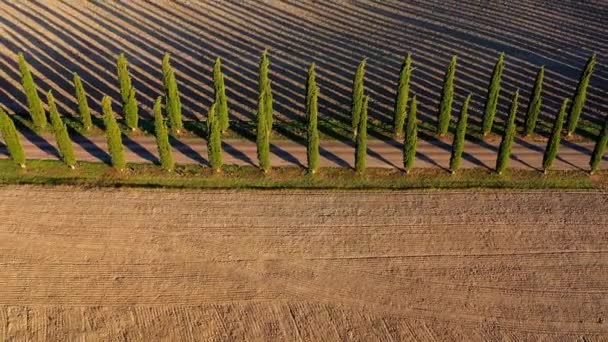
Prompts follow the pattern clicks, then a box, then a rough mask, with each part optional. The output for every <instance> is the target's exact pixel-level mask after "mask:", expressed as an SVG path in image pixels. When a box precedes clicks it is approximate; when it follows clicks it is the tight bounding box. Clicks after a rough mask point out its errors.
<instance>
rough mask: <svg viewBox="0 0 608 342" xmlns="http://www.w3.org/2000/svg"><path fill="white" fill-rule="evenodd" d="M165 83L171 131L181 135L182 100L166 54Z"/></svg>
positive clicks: (164, 64) (164, 65) (164, 60)
mask: <svg viewBox="0 0 608 342" xmlns="http://www.w3.org/2000/svg"><path fill="white" fill-rule="evenodd" d="M163 83H164V85H165V102H166V103H165V109H166V111H167V116H168V117H169V123H170V124H171V130H172V131H173V132H174V133H176V134H179V133H181V131H182V129H183V123H182V103H181V100H180V95H179V89H178V87H177V80H176V78H175V72H174V71H173V68H172V67H171V62H170V57H169V54H168V53H165V56H164V57H163Z"/></svg>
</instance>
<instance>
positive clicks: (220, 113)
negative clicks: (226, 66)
mask: <svg viewBox="0 0 608 342" xmlns="http://www.w3.org/2000/svg"><path fill="white" fill-rule="evenodd" d="M213 89H214V91H215V104H216V105H217V119H218V120H219V122H220V128H221V133H225V132H226V131H227V130H228V127H229V125H230V121H229V120H228V98H227V97H226V89H225V86H224V74H223V73H222V60H221V59H220V58H219V57H218V58H217V59H216V60H215V64H214V65H213Z"/></svg>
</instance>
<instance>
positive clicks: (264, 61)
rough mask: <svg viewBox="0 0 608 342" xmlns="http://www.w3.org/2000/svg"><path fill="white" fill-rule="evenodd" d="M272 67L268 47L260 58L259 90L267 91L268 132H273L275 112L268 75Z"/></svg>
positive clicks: (261, 92)
mask: <svg viewBox="0 0 608 342" xmlns="http://www.w3.org/2000/svg"><path fill="white" fill-rule="evenodd" d="M269 69H270V58H269V57H268V49H266V50H264V53H263V54H262V58H261V59H260V75H259V90H260V95H262V94H263V93H266V94H265V95H264V97H265V100H264V104H265V106H266V108H264V113H265V114H266V119H265V121H266V124H267V125H268V134H271V132H272V124H273V117H272V116H273V114H274V109H273V106H274V104H273V103H274V98H273V96H272V86H271V81H270V77H269V76H268V74H269Z"/></svg>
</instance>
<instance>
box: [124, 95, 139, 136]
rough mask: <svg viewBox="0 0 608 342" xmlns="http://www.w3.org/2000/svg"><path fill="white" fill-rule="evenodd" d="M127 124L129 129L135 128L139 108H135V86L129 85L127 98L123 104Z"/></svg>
mask: <svg viewBox="0 0 608 342" xmlns="http://www.w3.org/2000/svg"><path fill="white" fill-rule="evenodd" d="M123 110H124V112H125V118H126V121H127V126H128V127H129V128H130V129H131V130H136V129H137V126H138V122H139V109H138V108H137V100H135V88H133V87H131V91H130V92H129V99H128V100H127V102H126V103H125V104H124V106H123Z"/></svg>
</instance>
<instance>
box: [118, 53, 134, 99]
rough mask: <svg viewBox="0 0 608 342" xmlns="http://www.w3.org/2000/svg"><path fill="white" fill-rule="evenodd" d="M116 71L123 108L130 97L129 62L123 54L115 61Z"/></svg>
mask: <svg viewBox="0 0 608 342" xmlns="http://www.w3.org/2000/svg"><path fill="white" fill-rule="evenodd" d="M116 69H117V72H118V82H119V83H120V98H121V99H122V103H123V106H124V105H125V104H126V103H127V101H129V97H130V96H131V88H132V85H131V75H129V62H128V61H127V57H125V54H124V53H121V54H120V55H118V58H117V59H116Z"/></svg>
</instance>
